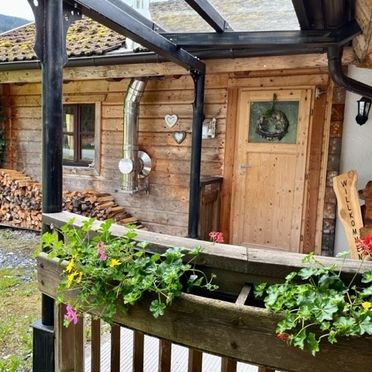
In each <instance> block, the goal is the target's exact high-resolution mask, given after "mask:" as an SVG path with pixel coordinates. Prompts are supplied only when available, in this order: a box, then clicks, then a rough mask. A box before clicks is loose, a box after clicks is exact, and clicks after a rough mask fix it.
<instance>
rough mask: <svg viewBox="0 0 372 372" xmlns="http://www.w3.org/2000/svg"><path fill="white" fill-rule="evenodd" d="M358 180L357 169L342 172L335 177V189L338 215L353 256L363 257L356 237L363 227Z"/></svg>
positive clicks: (356, 257)
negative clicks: (357, 186)
mask: <svg viewBox="0 0 372 372" xmlns="http://www.w3.org/2000/svg"><path fill="white" fill-rule="evenodd" d="M357 181H358V175H357V172H356V171H355V170H351V171H349V172H347V173H342V174H340V175H338V176H336V177H334V178H333V190H334V191H335V194H336V197H337V210H338V216H339V218H340V220H341V222H342V225H343V227H344V231H345V235H346V240H347V243H348V246H349V250H350V254H351V257H352V258H355V259H358V258H362V257H363V254H362V253H360V252H358V248H357V245H356V239H357V238H359V237H360V229H361V228H362V227H363V220H362V214H361V211H360V205H359V198H358V192H357V189H356V185H357Z"/></svg>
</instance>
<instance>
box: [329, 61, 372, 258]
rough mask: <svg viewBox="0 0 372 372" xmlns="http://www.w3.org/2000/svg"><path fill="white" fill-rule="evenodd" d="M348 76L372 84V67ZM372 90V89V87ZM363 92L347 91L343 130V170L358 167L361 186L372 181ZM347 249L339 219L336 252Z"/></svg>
mask: <svg viewBox="0 0 372 372" xmlns="http://www.w3.org/2000/svg"><path fill="white" fill-rule="evenodd" d="M348 76H350V77H351V78H353V79H355V80H358V81H361V82H363V83H365V84H368V85H371V86H372V69H364V68H358V67H355V66H350V67H349V72H348ZM371 89H372V88H371ZM360 97H361V96H360V95H357V94H354V93H351V92H347V93H346V101H345V116H344V126H343V133H342V150H341V163H340V173H343V172H347V171H349V170H352V169H355V170H356V171H357V173H358V184H357V189H358V190H360V189H363V188H364V187H365V185H366V184H367V182H368V181H369V180H372V110H371V111H370V113H369V119H368V121H367V122H366V123H365V124H363V125H361V126H360V125H359V124H357V123H356V121H355V116H356V115H357V107H358V105H357V100H358V99H360ZM343 250H347V243H346V238H345V234H344V230H343V227H342V224H341V222H340V221H339V220H338V219H337V223H336V239H335V253H337V252H340V251H343Z"/></svg>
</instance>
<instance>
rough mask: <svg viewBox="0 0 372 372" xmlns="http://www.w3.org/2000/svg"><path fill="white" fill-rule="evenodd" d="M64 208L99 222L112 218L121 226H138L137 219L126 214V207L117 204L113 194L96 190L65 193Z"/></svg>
mask: <svg viewBox="0 0 372 372" xmlns="http://www.w3.org/2000/svg"><path fill="white" fill-rule="evenodd" d="M62 207H63V209H64V210H66V211H69V212H73V213H77V214H81V215H83V216H86V217H95V218H97V219H98V220H106V219H108V218H112V219H113V220H114V221H115V223H118V224H121V225H126V224H138V220H137V218H135V217H132V216H131V215H130V214H129V213H128V212H126V211H125V209H124V207H121V206H119V205H118V204H116V203H115V200H114V198H113V196H112V195H111V194H108V193H101V192H98V191H96V190H84V191H65V192H64V193H63V204H62Z"/></svg>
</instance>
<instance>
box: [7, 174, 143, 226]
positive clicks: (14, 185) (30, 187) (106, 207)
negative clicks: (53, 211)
mask: <svg viewBox="0 0 372 372" xmlns="http://www.w3.org/2000/svg"><path fill="white" fill-rule="evenodd" d="M62 207H63V209H64V210H67V211H70V212H73V213H77V214H81V215H83V216H87V217H95V218H97V219H98V220H105V219H108V218H112V219H113V220H114V221H115V223H118V224H121V225H127V224H133V225H136V227H137V228H141V227H142V225H141V224H140V222H139V221H138V220H137V218H135V217H132V216H131V215H130V214H129V213H128V212H126V211H125V209H124V207H122V206H119V205H118V204H116V203H115V200H114V198H113V196H112V195H110V194H108V193H101V192H98V191H95V190H84V191H65V192H64V193H63V204H62ZM41 222H42V215H41V185H40V183H38V182H35V181H33V180H32V179H31V177H28V176H26V175H25V174H24V173H22V172H18V171H15V170H10V169H0V225H4V226H13V227H19V228H24V229H30V230H36V231H40V230H41Z"/></svg>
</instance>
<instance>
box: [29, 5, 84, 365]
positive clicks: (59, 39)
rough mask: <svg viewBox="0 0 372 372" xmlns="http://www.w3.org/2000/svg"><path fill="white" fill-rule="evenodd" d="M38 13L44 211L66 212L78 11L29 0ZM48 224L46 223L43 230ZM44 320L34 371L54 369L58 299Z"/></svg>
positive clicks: (47, 306)
mask: <svg viewBox="0 0 372 372" xmlns="http://www.w3.org/2000/svg"><path fill="white" fill-rule="evenodd" d="M28 1H29V4H30V6H31V7H32V10H33V12H34V14H35V26H36V31H37V32H36V34H37V39H36V42H35V52H36V54H37V56H38V57H39V59H40V63H41V70H42V212H43V213H55V212H61V211H62V139H63V118H62V82H63V80H62V79H63V66H64V65H65V63H66V62H67V55H66V46H65V39H66V32H67V28H68V26H69V24H70V23H71V21H72V20H73V19H75V18H77V16H78V14H75V13H74V12H75V11H74V10H73V9H66V8H65V9H64V5H63V0H53V1H50V0H38V1H34V0H28ZM47 229H48V226H45V225H43V231H46V230H47ZM41 317H42V318H41V321H37V322H35V323H34V324H33V330H34V333H33V371H34V372H44V371H45V372H53V371H54V365H55V362H54V359H55V358H54V300H53V299H52V298H50V297H48V296H46V295H42V299H41Z"/></svg>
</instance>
